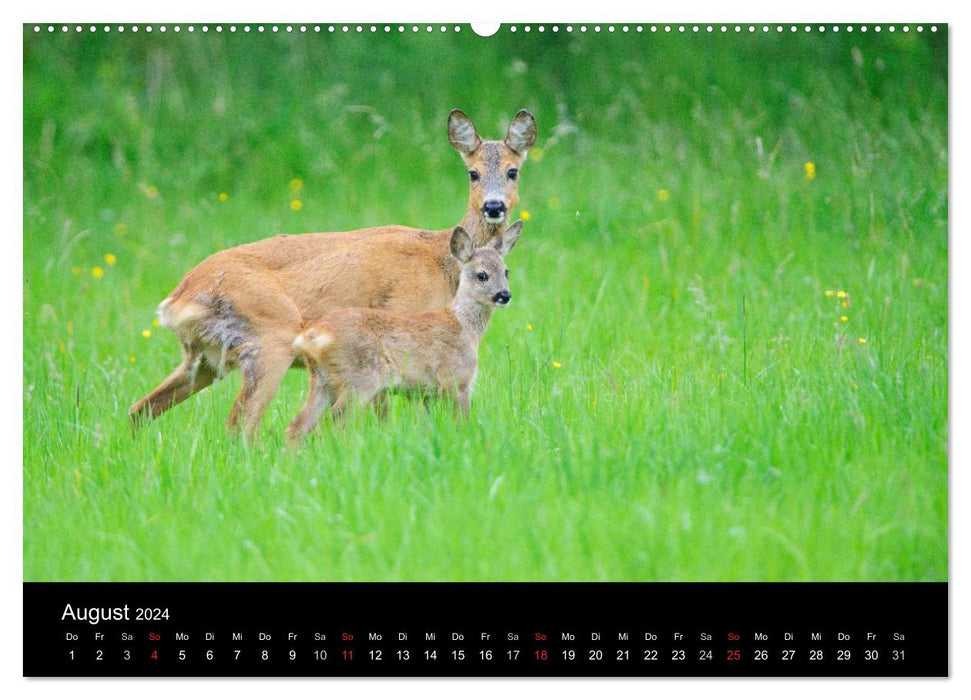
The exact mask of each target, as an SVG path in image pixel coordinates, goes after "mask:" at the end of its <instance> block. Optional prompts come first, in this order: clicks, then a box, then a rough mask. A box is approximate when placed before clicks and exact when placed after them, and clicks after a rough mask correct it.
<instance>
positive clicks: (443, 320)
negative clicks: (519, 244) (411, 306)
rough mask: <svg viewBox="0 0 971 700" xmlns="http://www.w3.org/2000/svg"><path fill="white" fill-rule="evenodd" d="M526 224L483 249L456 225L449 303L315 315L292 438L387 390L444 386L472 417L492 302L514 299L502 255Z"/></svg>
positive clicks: (305, 339) (307, 335)
mask: <svg viewBox="0 0 971 700" xmlns="http://www.w3.org/2000/svg"><path fill="white" fill-rule="evenodd" d="M521 228H522V222H521V221H517V222H516V223H514V224H513V225H512V226H510V227H509V228H508V229H507V230H506V232H505V233H504V234H503V235H502V236H499V237H498V238H497V239H496V240H495V241H494V242H493V243H490V244H488V245H486V246H483V247H480V248H476V247H475V244H474V243H473V242H472V239H471V238H470V237H469V234H468V233H466V232H465V229H463V228H462V227H461V226H459V227H457V228H456V229H455V230H454V231H453V232H452V238H451V241H450V244H449V249H450V250H451V253H452V255H453V256H454V257H455V259H456V260H457V261H458V262H459V264H460V265H461V267H460V271H459V286H458V291H457V292H456V293H455V298H454V299H453V300H452V303H451V304H449V306H448V307H446V308H444V309H440V310H438V311H430V312H426V313H421V314H415V313H405V312H400V311H386V310H384V309H340V310H338V311H332V312H330V313H328V314H326V315H324V316H322V317H320V318H319V319H317V320H316V321H313V322H312V323H311V324H310V325H309V326H308V327H307V328H306V330H304V332H303V333H301V334H300V335H298V336H297V338H296V340H294V342H293V346H294V348H296V350H297V351H299V352H300V353H301V354H302V355H303V361H304V364H306V366H307V369H308V370H309V371H310V392H309V394H308V396H307V401H306V403H305V404H304V406H303V409H302V410H301V411H300V413H299V414H298V415H297V417H296V418H294V419H293V422H291V423H290V425H289V426H288V427H287V440H288V442H290V443H291V444H297V443H300V442H301V441H302V440H303V439H304V437H305V436H306V435H307V433H309V432H310V431H311V430H313V429H314V426H315V425H317V421H318V420H319V418H320V415H321V414H322V413H323V412H324V411H325V410H327V408H328V407H329V408H330V410H331V415H332V416H334V417H335V418H336V417H339V416H340V415H341V413H342V412H343V410H344V407H345V406H346V405H347V402H348V401H349V400H351V399H356V400H357V401H358V402H360V403H368V402H371V401H373V400H378V399H379V397H383V393H382V392H384V391H385V390H387V389H402V390H434V391H437V392H438V393H440V394H443V395H446V396H448V397H450V398H451V399H452V400H453V401H454V402H455V405H456V406H457V407H458V408H461V410H462V413H463V414H465V415H466V416H467V415H468V413H469V394H470V393H471V391H472V382H473V381H474V380H475V374H476V370H477V368H478V358H479V343H480V341H481V340H482V336H483V334H484V333H485V330H486V326H487V325H488V323H489V317H490V316H491V315H492V309H493V308H495V307H496V306H506V305H507V304H509V300H510V299H511V298H512V295H511V294H510V293H509V281H508V279H507V278H508V276H509V271H508V270H507V269H506V265H505V263H504V262H503V257H504V256H505V255H506V253H508V252H509V251H510V250H512V247H513V246H514V245H516V241H517V240H518V238H519V231H520V229H521Z"/></svg>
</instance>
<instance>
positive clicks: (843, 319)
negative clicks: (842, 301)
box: [840, 316, 850, 323]
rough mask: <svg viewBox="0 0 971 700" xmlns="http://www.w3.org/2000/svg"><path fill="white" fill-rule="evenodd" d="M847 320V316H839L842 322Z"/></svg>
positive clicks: (848, 318)
mask: <svg viewBox="0 0 971 700" xmlns="http://www.w3.org/2000/svg"><path fill="white" fill-rule="evenodd" d="M849 320H850V317H849V316H840V321H842V322H843V323H846V322H847V321H849Z"/></svg>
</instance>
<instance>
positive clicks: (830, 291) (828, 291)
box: [825, 289, 836, 297]
mask: <svg viewBox="0 0 971 700" xmlns="http://www.w3.org/2000/svg"><path fill="white" fill-rule="evenodd" d="M825 294H826V296H828V297H831V296H833V295H834V294H836V292H834V291H833V290H832V289H827V290H826V292H825Z"/></svg>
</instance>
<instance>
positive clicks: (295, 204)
mask: <svg viewBox="0 0 971 700" xmlns="http://www.w3.org/2000/svg"><path fill="white" fill-rule="evenodd" d="M290 208H291V209H293V210H294V211H300V210H301V209H303V202H301V201H300V200H299V199H295V200H293V201H292V202H290Z"/></svg>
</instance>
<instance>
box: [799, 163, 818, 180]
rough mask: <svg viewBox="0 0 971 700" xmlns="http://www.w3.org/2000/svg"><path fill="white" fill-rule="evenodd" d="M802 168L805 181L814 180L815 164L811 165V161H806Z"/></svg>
mask: <svg viewBox="0 0 971 700" xmlns="http://www.w3.org/2000/svg"><path fill="white" fill-rule="evenodd" d="M802 167H803V168H804V169H805V170H806V179H807V180H814V179H816V164H815V163H813V162H812V161H808V162H807V163H806V164H805V165H804V166H802Z"/></svg>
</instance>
